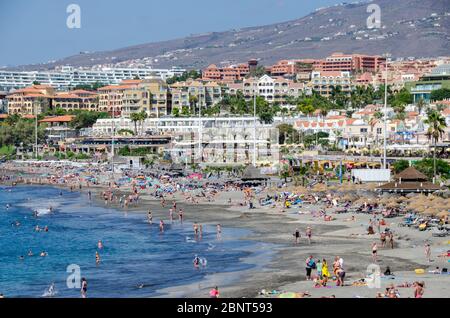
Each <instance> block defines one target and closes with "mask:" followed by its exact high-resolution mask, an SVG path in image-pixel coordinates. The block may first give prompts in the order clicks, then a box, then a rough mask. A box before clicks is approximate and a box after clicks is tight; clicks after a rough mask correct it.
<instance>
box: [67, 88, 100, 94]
mask: <svg viewBox="0 0 450 318" xmlns="http://www.w3.org/2000/svg"><path fill="white" fill-rule="evenodd" d="M70 93H72V94H89V95H97V93H96V92H91V91H86V90H84V89H76V90H74V91H70Z"/></svg>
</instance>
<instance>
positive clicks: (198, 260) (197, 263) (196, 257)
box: [194, 255, 200, 268]
mask: <svg viewBox="0 0 450 318" xmlns="http://www.w3.org/2000/svg"><path fill="white" fill-rule="evenodd" d="M199 266H200V258H199V257H198V256H197V255H195V257H194V267H195V268H198V267H199Z"/></svg>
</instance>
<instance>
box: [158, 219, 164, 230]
mask: <svg viewBox="0 0 450 318" xmlns="http://www.w3.org/2000/svg"><path fill="white" fill-rule="evenodd" d="M159 231H160V232H161V233H162V232H164V221H163V220H160V221H159Z"/></svg>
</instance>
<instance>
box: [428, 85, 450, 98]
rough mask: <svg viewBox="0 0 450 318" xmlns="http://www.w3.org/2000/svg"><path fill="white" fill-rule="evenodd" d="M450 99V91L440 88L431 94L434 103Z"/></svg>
mask: <svg viewBox="0 0 450 318" xmlns="http://www.w3.org/2000/svg"><path fill="white" fill-rule="evenodd" d="M449 98H450V89H448V88H440V89H436V90H434V91H432V92H431V95H430V99H431V100H432V101H439V100H444V99H449Z"/></svg>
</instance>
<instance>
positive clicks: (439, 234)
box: [431, 227, 448, 237]
mask: <svg viewBox="0 0 450 318" xmlns="http://www.w3.org/2000/svg"><path fill="white" fill-rule="evenodd" d="M431 235H432V236H434V237H446V236H447V235H448V230H447V229H446V228H442V229H439V228H437V227H433V229H432V234H431Z"/></svg>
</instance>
